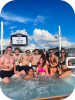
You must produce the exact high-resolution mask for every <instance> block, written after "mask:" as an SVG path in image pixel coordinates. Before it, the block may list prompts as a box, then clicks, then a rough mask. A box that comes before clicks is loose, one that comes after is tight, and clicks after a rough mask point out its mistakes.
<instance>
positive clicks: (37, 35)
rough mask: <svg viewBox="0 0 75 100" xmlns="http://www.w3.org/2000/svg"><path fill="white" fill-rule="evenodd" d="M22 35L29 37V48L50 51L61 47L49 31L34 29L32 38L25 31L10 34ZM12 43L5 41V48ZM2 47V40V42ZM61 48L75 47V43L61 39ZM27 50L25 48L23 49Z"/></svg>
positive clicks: (8, 40)
mask: <svg viewBox="0 0 75 100" xmlns="http://www.w3.org/2000/svg"><path fill="white" fill-rule="evenodd" d="M16 33H22V34H25V35H27V36H28V46H31V47H35V48H39V49H44V48H45V49H49V48H54V47H58V46H59V40H58V39H55V38H54V35H52V34H51V33H49V32H48V31H47V30H41V29H37V28H36V29H34V31H33V35H32V36H30V35H29V34H28V33H27V32H26V30H25V29H23V30H17V31H16V32H13V31H12V32H11V33H10V34H16ZM9 43H10V39H3V45H4V48H6V47H7V46H8V45H9ZM0 45H1V40H0ZM61 46H62V47H64V48H73V47H75V43H74V42H70V41H68V40H67V38H66V37H61ZM21 49H22V50H25V47H21Z"/></svg>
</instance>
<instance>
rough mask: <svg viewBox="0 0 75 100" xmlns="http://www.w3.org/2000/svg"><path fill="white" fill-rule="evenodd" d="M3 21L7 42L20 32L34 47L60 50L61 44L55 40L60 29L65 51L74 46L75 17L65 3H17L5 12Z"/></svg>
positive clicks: (16, 0)
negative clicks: (11, 36)
mask: <svg viewBox="0 0 75 100" xmlns="http://www.w3.org/2000/svg"><path fill="white" fill-rule="evenodd" d="M0 21H3V22H4V39H6V40H7V39H8V40H9V38H10V34H11V33H15V32H16V31H17V30H19V32H24V33H25V34H28V36H29V42H30V44H31V46H36V43H37V44H38V46H39V47H42V48H44V47H47V48H48V47H49V48H50V47H57V46H59V45H58V42H56V41H57V40H54V38H53V37H54V35H55V34H58V26H59V25H60V26H61V37H62V47H65V48H66V47H68V48H70V47H74V46H75V15H74V11H73V8H72V7H71V6H70V5H69V4H68V3H66V2H64V1H61V0H14V1H11V2H9V3H7V4H6V5H5V6H4V7H3V8H2V11H1V15H0ZM37 38H39V39H37ZM41 38H42V39H41ZM47 38H48V39H47ZM49 40H50V41H49ZM4 43H5V42H4ZM7 43H8V42H7ZM6 45H8V44H6Z"/></svg>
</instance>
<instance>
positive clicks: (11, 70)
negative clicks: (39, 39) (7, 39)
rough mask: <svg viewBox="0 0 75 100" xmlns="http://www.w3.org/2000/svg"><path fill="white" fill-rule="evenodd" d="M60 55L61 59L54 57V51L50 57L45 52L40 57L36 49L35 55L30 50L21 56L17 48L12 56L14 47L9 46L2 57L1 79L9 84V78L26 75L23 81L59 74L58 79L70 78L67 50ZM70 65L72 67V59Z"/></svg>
mask: <svg viewBox="0 0 75 100" xmlns="http://www.w3.org/2000/svg"><path fill="white" fill-rule="evenodd" d="M60 53H61V57H59V58H58V57H57V56H56V55H54V50H53V49H51V50H50V51H49V54H50V55H49V54H48V53H47V51H45V50H43V53H42V55H39V50H38V49H35V52H34V54H33V55H31V52H30V50H27V51H26V54H23V55H22V56H21V55H20V54H19V48H15V49H14V54H12V47H11V46H8V47H7V49H6V52H5V53H4V55H2V56H1V57H0V69H1V70H0V77H1V78H2V80H3V82H5V83H9V77H13V78H19V77H20V76H21V74H25V76H24V77H23V79H31V78H33V77H35V78H38V74H39V75H43V76H44V75H47V76H49V75H51V76H53V75H55V74H56V73H57V75H58V78H62V77H66V76H69V75H71V73H72V72H71V69H70V68H67V67H66V65H65V59H66V53H65V50H61V51H60ZM20 64H21V65H20ZM68 64H69V66H72V63H71V61H70V59H69V60H68ZM60 66H61V67H60Z"/></svg>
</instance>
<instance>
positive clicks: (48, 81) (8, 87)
mask: <svg viewBox="0 0 75 100" xmlns="http://www.w3.org/2000/svg"><path fill="white" fill-rule="evenodd" d="M38 77H39V78H38V79H35V78H34V79H30V80H22V79H14V80H13V79H10V83H9V84H4V83H3V82H1V89H2V91H3V93H4V94H5V95H6V96H7V97H9V98H11V99H15V100H21V99H22V100H27V99H35V98H42V97H50V96H57V95H65V94H71V93H72V91H73V89H74V86H73V85H72V84H71V82H72V81H73V80H75V79H73V78H72V77H71V76H70V77H65V78H63V79H58V78H56V77H55V76H54V77H51V76H50V77H49V78H48V77H46V76H44V77H43V76H38ZM66 80H67V81H68V82H67V81H66ZM74 82H75V81H74Z"/></svg>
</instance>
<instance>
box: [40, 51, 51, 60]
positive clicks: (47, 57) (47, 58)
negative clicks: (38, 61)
mask: <svg viewBox="0 0 75 100" xmlns="http://www.w3.org/2000/svg"><path fill="white" fill-rule="evenodd" d="M43 52H44V51H43ZM41 57H43V58H45V59H46V60H48V61H49V54H48V52H47V51H46V57H45V55H44V54H42V56H41Z"/></svg>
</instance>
